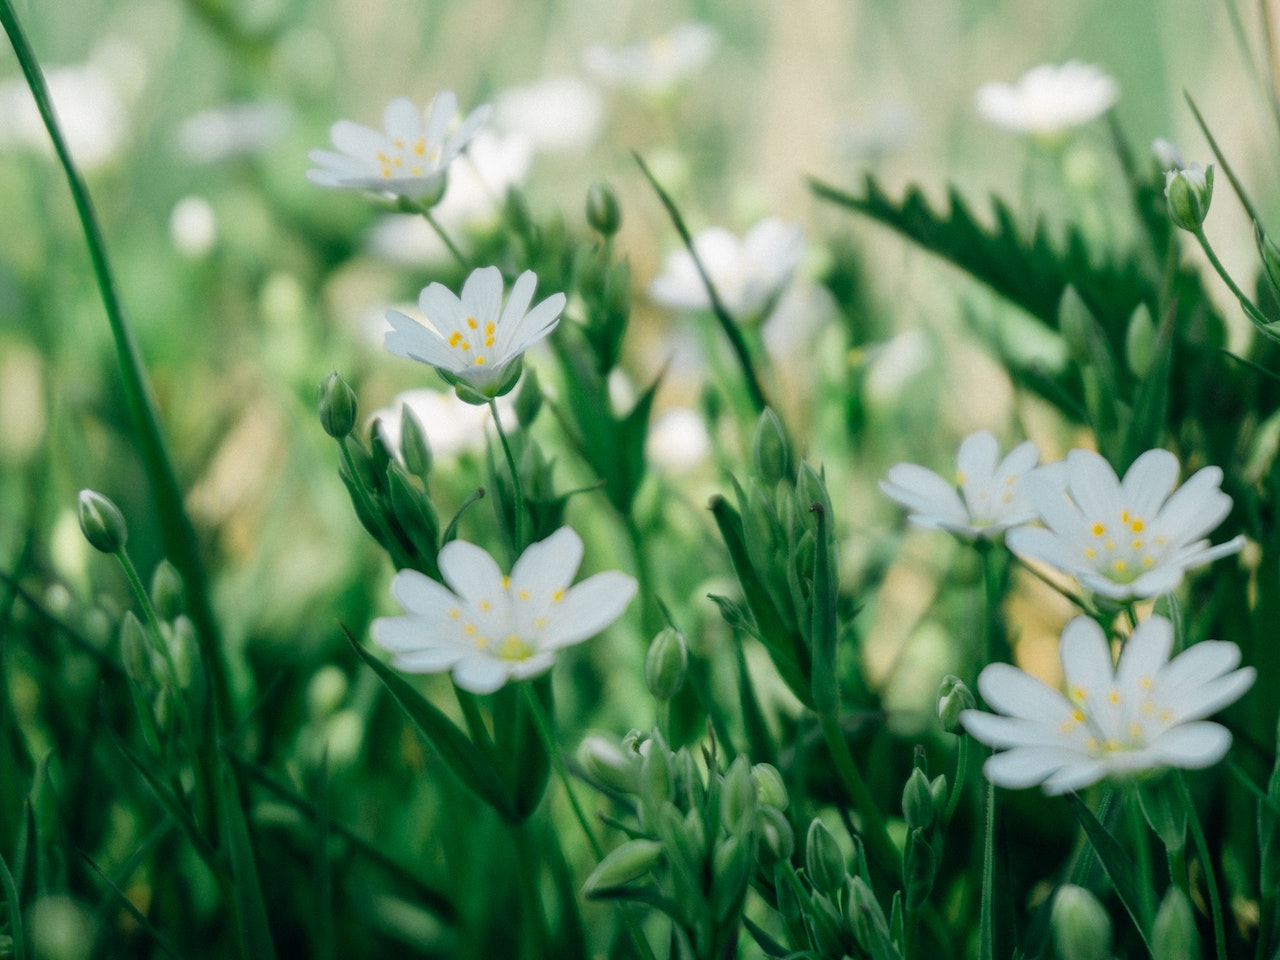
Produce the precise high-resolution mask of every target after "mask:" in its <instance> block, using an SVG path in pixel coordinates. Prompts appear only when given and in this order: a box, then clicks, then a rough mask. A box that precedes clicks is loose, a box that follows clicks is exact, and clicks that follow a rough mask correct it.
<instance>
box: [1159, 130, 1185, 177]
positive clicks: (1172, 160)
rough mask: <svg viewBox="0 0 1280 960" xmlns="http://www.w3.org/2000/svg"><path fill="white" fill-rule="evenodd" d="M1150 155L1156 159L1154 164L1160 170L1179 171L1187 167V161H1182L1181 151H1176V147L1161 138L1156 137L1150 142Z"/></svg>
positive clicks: (1170, 141) (1169, 141)
mask: <svg viewBox="0 0 1280 960" xmlns="http://www.w3.org/2000/svg"><path fill="white" fill-rule="evenodd" d="M1151 155H1152V156H1153V157H1155V158H1156V163H1157V164H1158V165H1159V167H1160V169H1161V170H1165V171H1167V170H1181V169H1183V168H1184V167H1186V165H1187V161H1186V160H1184V159H1182V151H1181V150H1179V149H1178V145H1177V144H1176V143H1174V142H1173V141H1172V140H1166V139H1164V138H1163V137H1157V138H1156V139H1155V140H1153V141H1151Z"/></svg>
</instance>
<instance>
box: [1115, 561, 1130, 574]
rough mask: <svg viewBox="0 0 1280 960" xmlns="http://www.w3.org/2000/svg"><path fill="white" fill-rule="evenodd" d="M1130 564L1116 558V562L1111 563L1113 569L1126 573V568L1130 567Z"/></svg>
mask: <svg viewBox="0 0 1280 960" xmlns="http://www.w3.org/2000/svg"><path fill="white" fill-rule="evenodd" d="M1128 566H1129V565H1128V564H1127V563H1125V562H1124V561H1123V560H1116V561H1115V562H1114V563H1112V564H1111V569H1112V570H1114V571H1115V572H1116V573H1124V572H1125V570H1127V569H1128Z"/></svg>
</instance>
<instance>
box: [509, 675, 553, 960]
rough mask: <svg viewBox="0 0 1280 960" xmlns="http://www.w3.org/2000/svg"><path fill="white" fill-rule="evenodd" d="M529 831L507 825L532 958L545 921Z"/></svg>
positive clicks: (540, 950)
mask: <svg viewBox="0 0 1280 960" xmlns="http://www.w3.org/2000/svg"><path fill="white" fill-rule="evenodd" d="M530 699H536V698H533V697H530ZM532 832H533V825H532V824H531V823H529V822H527V821H526V822H525V823H518V824H514V825H513V826H512V827H511V834H512V837H513V838H514V839H515V845H516V861H517V862H518V863H519V864H520V883H519V886H520V906H521V909H522V911H523V913H524V917H523V920H524V922H523V923H521V924H520V932H521V940H522V942H523V944H524V946H525V950H524V956H526V957H529V958H530V960H536V958H539V957H542V956H544V955H545V951H546V947H547V939H548V938H547V921H546V918H545V911H544V910H543V908H542V893H541V891H542V865H541V863H540V862H539V861H540V859H541V858H540V857H539V856H538V847H537V844H536V843H534V840H533V836H532Z"/></svg>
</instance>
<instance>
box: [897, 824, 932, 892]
mask: <svg viewBox="0 0 1280 960" xmlns="http://www.w3.org/2000/svg"><path fill="white" fill-rule="evenodd" d="M937 874H938V852H937V851H936V850H934V849H933V846H932V844H930V843H929V841H928V839H927V838H926V837H925V832H924V830H922V829H920V828H919V827H917V828H915V829H914V830H912V831H911V832H910V833H909V834H907V847H906V851H905V852H904V856H903V871H902V876H903V886H904V888H905V891H906V901H907V906H908V907H909V908H910V909H912V910H914V909H915V908H917V907H919V906H920V905H921V904H922V903H924V902H925V900H927V899H928V898H929V891H931V890H932V889H933V880H934V877H936V876H937Z"/></svg>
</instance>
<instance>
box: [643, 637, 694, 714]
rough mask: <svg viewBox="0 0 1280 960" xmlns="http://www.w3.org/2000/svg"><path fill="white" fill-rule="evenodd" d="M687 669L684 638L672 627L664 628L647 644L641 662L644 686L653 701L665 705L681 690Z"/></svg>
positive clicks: (686, 651) (687, 650) (686, 650)
mask: <svg viewBox="0 0 1280 960" xmlns="http://www.w3.org/2000/svg"><path fill="white" fill-rule="evenodd" d="M688 669H689V649H688V647H687V646H686V644H685V641H684V634H682V633H681V632H680V631H679V630H676V629H675V628H674V627H667V628H666V629H665V630H663V631H662V632H661V633H659V634H658V635H657V636H656V637H654V638H653V643H651V644H649V653H648V654H647V655H646V656H645V658H644V682H645V686H647V687H648V688H649V692H650V693H651V694H653V696H654V699H655V700H658V701H659V702H661V703H666V702H667V701H668V700H670V699H671V698H672V697H674V696H675V695H676V694H677V693H679V692H680V688H681V687H683V686H684V675H685V671H687V670H688Z"/></svg>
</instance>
